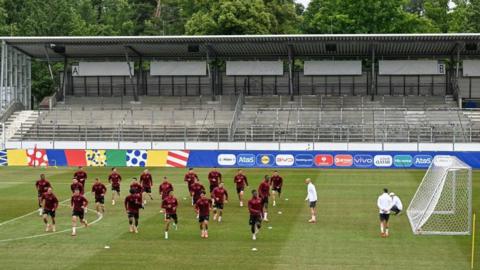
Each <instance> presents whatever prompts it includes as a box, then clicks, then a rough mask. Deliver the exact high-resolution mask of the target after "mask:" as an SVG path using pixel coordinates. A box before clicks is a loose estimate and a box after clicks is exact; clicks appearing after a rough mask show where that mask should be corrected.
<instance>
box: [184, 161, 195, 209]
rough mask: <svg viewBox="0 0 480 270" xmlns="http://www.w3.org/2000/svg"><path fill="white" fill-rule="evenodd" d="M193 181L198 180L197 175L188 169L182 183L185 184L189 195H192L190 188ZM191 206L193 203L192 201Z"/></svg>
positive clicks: (191, 169)
mask: <svg viewBox="0 0 480 270" xmlns="http://www.w3.org/2000/svg"><path fill="white" fill-rule="evenodd" d="M195 179H198V175H197V174H196V173H195V172H194V171H193V168H189V169H188V172H187V173H186V174H185V177H184V178H183V181H185V182H186V183H187V187H188V193H189V194H190V195H191V194H192V190H191V188H190V187H191V186H192V185H193V183H195ZM192 205H193V201H192Z"/></svg>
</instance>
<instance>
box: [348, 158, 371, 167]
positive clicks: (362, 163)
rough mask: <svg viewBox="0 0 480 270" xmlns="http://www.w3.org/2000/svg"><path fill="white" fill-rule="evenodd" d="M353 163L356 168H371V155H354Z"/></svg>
mask: <svg viewBox="0 0 480 270" xmlns="http://www.w3.org/2000/svg"><path fill="white" fill-rule="evenodd" d="M353 163H354V164H355V166H357V167H371V166H372V165H373V156H372V155H355V156H354V157H353Z"/></svg>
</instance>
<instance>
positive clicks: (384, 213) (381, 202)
mask: <svg viewBox="0 0 480 270" xmlns="http://www.w3.org/2000/svg"><path fill="white" fill-rule="evenodd" d="M392 202H393V201H392V197H390V195H388V189H387V188H384V189H383V193H382V194H381V195H380V196H378V199H377V206H378V211H379V213H380V236H381V237H384V238H385V237H388V219H389V218H390V209H391V208H392V205H393V204H392Z"/></svg>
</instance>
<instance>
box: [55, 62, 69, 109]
mask: <svg viewBox="0 0 480 270" xmlns="http://www.w3.org/2000/svg"><path fill="white" fill-rule="evenodd" d="M67 80H68V57H67V56H66V55H64V56H63V79H62V96H61V97H59V96H57V99H58V98H59V99H60V100H62V101H65V95H66V92H67Z"/></svg>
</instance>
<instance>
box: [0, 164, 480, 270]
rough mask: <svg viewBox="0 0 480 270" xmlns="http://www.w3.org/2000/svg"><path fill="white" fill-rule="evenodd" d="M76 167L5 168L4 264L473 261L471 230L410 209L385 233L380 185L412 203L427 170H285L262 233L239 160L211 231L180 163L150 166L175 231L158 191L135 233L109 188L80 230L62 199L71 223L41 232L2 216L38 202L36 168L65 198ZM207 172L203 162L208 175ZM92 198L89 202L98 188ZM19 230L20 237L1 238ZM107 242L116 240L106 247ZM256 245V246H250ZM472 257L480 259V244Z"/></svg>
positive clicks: (452, 264) (254, 178) (447, 264)
mask: <svg viewBox="0 0 480 270" xmlns="http://www.w3.org/2000/svg"><path fill="white" fill-rule="evenodd" d="M73 171H74V168H58V169H56V168H48V169H34V168H13V167H10V168H6V167H4V168H1V169H0V224H1V225H0V268H1V269H115V270H118V269H134V268H138V269H195V268H197V269H242V270H247V269H408V270H411V269H470V245H471V242H470V241H471V237H470V236H414V235H413V234H412V232H411V229H410V225H409V223H408V219H407V217H406V215H405V214H403V215H400V216H397V217H392V218H391V225H390V226H391V236H390V238H388V239H383V238H380V236H379V224H378V212H377V208H376V199H377V196H378V195H379V194H380V193H381V189H382V188H383V187H384V186H385V187H388V188H390V189H391V190H392V191H394V192H396V193H397V194H398V195H400V197H401V198H402V200H403V203H404V205H405V207H406V206H408V203H409V202H410V199H411V198H412V196H413V195H414V193H415V190H416V188H417V186H418V184H419V183H420V181H421V179H422V176H423V174H424V173H425V172H424V171H421V170H318V169H317V170H314V169H302V170H300V169H295V170H292V169H290V170H280V173H281V175H282V176H283V177H284V179H285V183H284V194H283V199H282V201H281V202H280V203H279V204H278V206H277V207H275V208H274V207H272V206H270V211H269V219H270V222H269V223H268V224H264V226H263V228H262V230H261V232H260V234H259V236H258V239H257V241H253V240H251V235H250V228H249V226H248V210H247V209H246V208H245V207H244V208H240V207H239V205H238V199H237V198H236V195H235V190H234V186H233V181H232V178H233V174H234V173H235V171H236V170H234V169H222V170H221V172H222V173H223V175H224V179H225V181H226V183H227V185H226V187H227V189H228V191H229V192H230V195H231V199H230V201H229V203H228V204H227V205H226V207H225V213H224V220H223V222H222V223H221V224H218V223H214V222H211V224H210V229H209V236H210V237H209V239H202V238H200V235H199V234H200V233H199V229H198V223H197V221H196V219H195V214H194V212H193V210H192V208H191V206H190V204H189V200H188V199H187V200H183V198H184V197H187V188H186V186H185V184H184V183H183V174H184V173H185V170H181V169H164V168H162V169H159V168H153V169H151V172H152V174H153V176H154V181H155V182H156V186H155V189H154V191H155V192H156V191H157V188H158V184H159V182H160V179H161V178H160V177H161V176H163V175H166V176H168V177H169V178H170V179H171V180H172V181H173V184H174V187H175V193H176V196H177V197H178V198H179V201H180V206H179V211H178V215H179V219H180V220H179V230H178V231H171V232H170V239H169V240H164V239H163V215H162V214H159V209H160V207H159V206H160V201H159V196H158V194H156V193H155V200H154V201H152V202H149V203H148V204H147V206H146V209H145V210H143V212H141V217H140V228H139V230H140V233H139V234H131V233H129V232H128V222H127V217H126V214H125V211H124V208H123V206H122V204H117V205H115V206H112V205H111V204H110V199H109V198H110V193H109V194H108V197H107V198H108V199H107V200H106V202H107V204H106V211H107V212H106V214H105V216H104V218H103V219H102V220H100V221H98V222H97V223H95V224H94V225H92V226H91V227H89V228H87V229H81V230H79V231H78V235H77V237H75V238H73V237H71V236H70V231H69V229H70V209H69V207H68V206H67V204H65V203H64V204H62V205H61V207H60V208H59V209H58V211H57V231H62V230H65V232H60V233H57V234H51V235H48V236H39V235H42V234H45V232H44V225H43V222H42V221H41V219H40V217H39V216H38V214H37V213H34V214H30V215H26V216H25V217H22V218H19V219H17V220H14V221H11V222H7V223H4V222H5V221H9V220H11V219H14V218H17V217H19V216H23V215H25V214H28V213H31V212H32V211H33V210H35V209H36V207H37V204H36V191H35V189H34V182H35V180H37V178H38V175H39V174H40V173H45V174H46V175H47V178H48V179H49V180H50V181H51V182H52V184H53V186H54V192H55V193H56V194H57V197H58V198H59V200H60V201H63V200H66V199H69V198H70V190H69V184H70V179H71V176H72V174H73ZM87 172H88V175H89V180H88V181H87V187H88V189H90V187H91V184H92V181H93V178H94V177H101V179H102V180H104V179H106V175H107V174H108V169H107V168H88V170H87ZM119 172H120V173H121V174H122V176H123V178H124V182H123V185H122V201H123V198H124V195H126V191H127V183H129V182H130V181H129V180H128V181H125V180H127V179H130V178H131V177H133V176H138V175H139V174H140V172H141V169H140V168H120V169H119ZM207 172H208V170H207V169H198V170H197V173H198V174H199V176H200V179H201V181H202V182H205V181H206V174H207ZM270 172H271V171H270V170H265V169H246V170H245V173H246V175H247V176H248V178H249V182H250V189H251V188H253V187H254V188H257V187H258V184H259V182H260V179H261V177H262V176H263V175H264V174H265V173H270ZM306 177H311V178H312V179H314V183H315V185H316V187H317V192H318V196H319V202H318V210H319V212H318V221H319V222H318V223H317V224H314V225H313V224H309V223H307V220H308V219H309V212H308V206H307V204H306V203H305V201H304V199H305V195H306V186H305V184H304V183H303V180H304V179H305V178H306ZM250 189H248V190H250ZM247 194H248V196H249V195H250V193H249V192H247ZM473 194H474V197H473V206H474V209H477V210H478V209H480V177H479V175H478V174H476V173H474V190H473ZM87 197H88V198H89V200H91V203H92V204H91V205H90V207H89V208H93V198H92V196H91V195H90V194H88V196H87ZM285 198H288V201H287V200H285ZM278 211H281V212H282V214H281V215H280V214H278ZM87 217H88V219H89V221H90V222H91V221H93V220H95V219H96V216H95V213H94V212H93V211H89V213H88V215H87ZM269 226H271V227H272V228H271V229H268V227H269ZM477 236H478V234H477ZM32 237H33V238H32ZM16 238H24V239H18V240H11V241H5V240H8V239H16ZM25 238H26V239H25ZM479 240H480V239H479ZM106 245H108V246H110V247H111V248H110V249H105V248H104V247H105V246H106ZM254 247H255V248H257V249H258V251H252V248H254ZM477 251H480V248H479V245H478V244H477ZM476 256H477V258H478V259H479V260H480V252H477V255H476ZM477 267H478V268H476V269H480V263H477Z"/></svg>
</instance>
